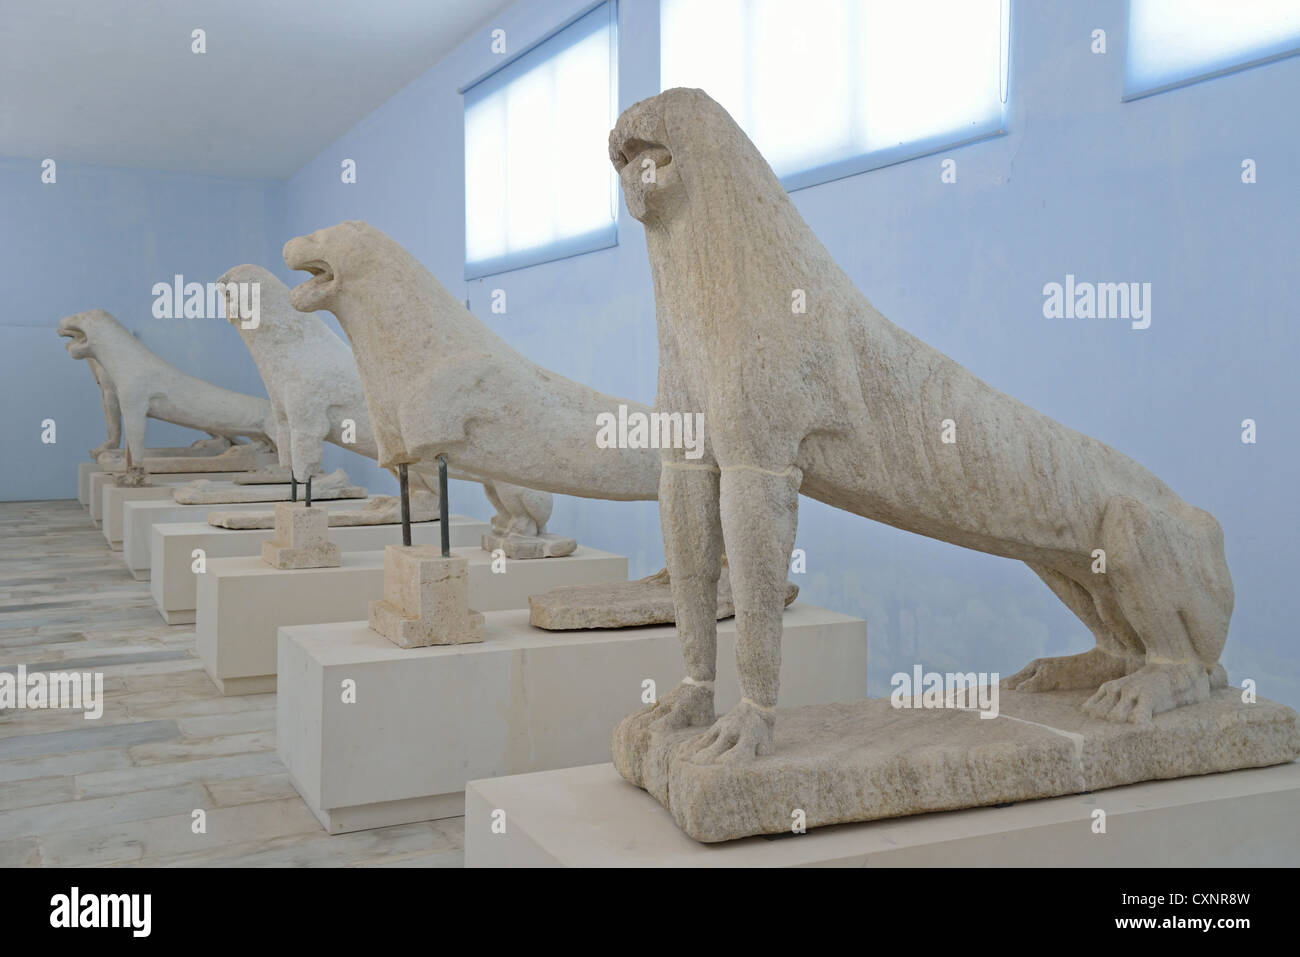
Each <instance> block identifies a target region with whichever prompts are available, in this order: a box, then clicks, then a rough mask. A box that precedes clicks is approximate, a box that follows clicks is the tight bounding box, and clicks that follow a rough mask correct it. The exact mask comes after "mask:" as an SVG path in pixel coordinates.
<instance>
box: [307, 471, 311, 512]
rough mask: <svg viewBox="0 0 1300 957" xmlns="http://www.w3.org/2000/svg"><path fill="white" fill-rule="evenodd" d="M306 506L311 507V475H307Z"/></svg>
mask: <svg viewBox="0 0 1300 957" xmlns="http://www.w3.org/2000/svg"><path fill="white" fill-rule="evenodd" d="M307 508H311V476H310V475H308V476H307Z"/></svg>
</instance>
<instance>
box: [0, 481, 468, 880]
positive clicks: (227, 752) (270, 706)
mask: <svg viewBox="0 0 1300 957" xmlns="http://www.w3.org/2000/svg"><path fill="white" fill-rule="evenodd" d="M20 664H22V665H26V667H27V670H28V671H29V672H31V671H34V670H36V669H38V668H45V669H49V670H67V671H91V672H100V673H102V674H103V675H104V699H105V701H104V713H103V716H102V717H100V718H99V719H98V720H90V721H88V720H86V719H85V718H84V717H83V716H82V713H81V712H80V711H67V710H26V709H21V710H19V709H10V710H5V711H0V866H3V867H13V866H22V865H50V866H68V867H77V866H115V865H119V866H120V865H156V866H166V865H212V866H245V867H247V866H276V867H311V866H325V867H338V866H351V867H367V866H403V867H424V866H441V867H458V866H460V865H461V864H462V863H463V843H462V841H463V834H464V821H463V819H462V818H451V819H448V820H444V821H431V822H425V823H420V824H407V825H402V826H400V827H388V828H381V829H377V830H372V831H359V832H356V833H353V834H343V835H337V836H334V837H331V836H329V835H328V834H326V833H325V831H324V830H323V829H322V828H321V826H320V824H319V823H318V822H317V821H316V819H315V818H314V817H313V816H312V814H311V812H310V811H309V810H307V806H306V805H305V804H303V802H302V800H301V799H300V798H299V797H298V794H297V792H296V791H295V790H294V788H293V785H292V784H290V783H289V778H288V775H287V773H286V772H285V769H284V765H282V764H281V763H280V760H279V758H278V757H277V756H276V754H275V695H273V694H262V695H248V696H246V697H230V698H226V697H222V696H221V695H219V694H218V693H217V690H216V688H215V687H214V686H213V684H212V682H211V681H210V680H209V679H208V677H207V675H206V674H204V672H203V668H202V665H201V664H200V662H199V659H198V656H197V654H196V652H195V648H194V626H193V625H172V626H168V625H166V624H163V622H162V619H161V618H160V617H159V615H158V612H157V610H156V608H155V607H154V602H153V598H152V597H151V596H150V594H149V583H148V582H137V581H134V580H133V579H132V577H131V575H130V573H129V572H128V571H127V569H126V566H125V564H124V563H123V560H122V553H121V552H113V551H110V550H109V548H108V543H107V542H106V541H105V540H104V536H103V534H102V533H101V532H100V531H99V530H98V529H96V528H95V527H94V525H93V524H92V523H91V520H90V515H89V513H88V512H87V511H86V510H85V509H84V508H82V506H81V505H79V504H78V503H77V502H76V501H75V500H71V501H49V502H9V503H0V671H9V672H13V671H14V670H15V669H16V668H17V666H18V665H20ZM199 809H202V810H203V811H204V812H205V814H206V833H200V834H196V833H194V831H193V827H192V824H193V820H194V816H193V815H194V811H195V810H199Z"/></svg>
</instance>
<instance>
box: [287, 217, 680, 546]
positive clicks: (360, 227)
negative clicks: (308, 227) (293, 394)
mask: <svg viewBox="0 0 1300 957" xmlns="http://www.w3.org/2000/svg"><path fill="white" fill-rule="evenodd" d="M284 261H285V264H286V265H288V266H289V268H290V269H301V270H305V271H307V272H310V273H311V274H312V278H311V279H309V280H307V281H306V282H304V283H302V284H301V285H299V286H296V287H295V288H294V289H293V290H292V293H291V296H292V302H293V305H294V306H295V307H296V308H297V309H299V310H301V311H303V312H308V311H311V310H315V309H328V310H330V311H331V312H333V313H334V315H335V316H337V317H338V320H339V324H340V325H341V326H342V327H343V331H344V332H345V333H346V334H347V336H348V339H349V340H350V341H351V342H352V349H353V352H354V354H355V356H356V361H357V367H358V370H359V371H360V376H361V384H362V386H363V388H364V391H365V396H366V407H367V408H368V409H369V412H370V421H371V427H372V428H373V430H374V435H375V441H376V444H377V447H378V462H379V464H380V465H381V466H383V467H385V468H395V467H396V466H398V465H399V464H401V463H403V462H405V463H417V462H423V463H425V464H426V465H430V464H432V463H433V461H434V459H435V457H436V456H438V455H439V454H445V455H446V456H447V462H448V466H449V470H450V473H451V474H452V475H453V476H454V477H463V478H470V479H473V480H476V481H483V482H488V483H489V484H488V491H489V495H488V497H489V499H492V498H493V492H492V489H493V487H495V488H496V489H497V490H498V492H500V490H501V486H502V485H503V484H509V485H513V486H515V487H516V488H525V489H542V490H545V491H547V492H558V493H563V494H568V495H578V496H582V497H586V498H605V499H617V500H625V501H626V500H637V499H653V498H655V497H656V495H657V493H658V488H659V456H658V453H657V452H655V451H654V450H651V449H634V448H598V447H597V445H596V431H597V421H598V420H597V416H598V415H600V414H601V413H607V414H613V413H616V412H617V410H618V408H619V406H620V404H622V405H624V406H627V407H628V408H630V409H633V410H635V411H640V412H645V413H648V412H649V411H650V410H649V409H647V408H646V407H645V406H643V405H640V404H638V403H635V402H628V401H627V400H626V399H618V398H615V397H614V396H610V395H605V394H603V393H600V392H596V391H595V390H594V389H590V388H588V387H586V386H583V385H579V384H578V383H576V382H573V381H572V380H570V379H566V378H564V377H563V376H560V375H556V374H555V373H553V372H550V371H548V370H546V369H543V368H541V367H540V366H538V365H536V364H534V363H532V362H530V361H528V360H527V359H526V358H524V357H523V356H522V355H520V354H519V353H518V352H516V351H515V350H514V349H512V348H510V346H509V345H507V344H506V343H505V342H504V341H503V340H502V339H501V338H500V337H499V336H497V335H496V334H495V333H493V332H492V331H491V330H490V329H488V327H487V326H485V325H484V324H483V323H482V322H480V321H479V320H478V318H477V317H476V316H474V314H473V313H471V312H470V311H469V310H468V309H466V308H465V305H464V303H462V302H461V301H460V300H459V299H458V298H457V297H455V296H453V295H452V294H451V292H449V291H448V290H447V289H446V288H445V287H444V286H443V285H442V284H441V283H440V282H438V280H437V279H436V278H434V276H433V275H432V274H431V273H430V272H429V271H428V270H427V269H425V268H424V266H422V265H421V264H420V263H419V261H418V260H416V259H415V257H414V256H412V255H411V254H410V253H409V252H407V250H406V249H404V248H403V247H402V246H401V245H399V244H398V243H396V242H394V241H393V240H392V239H390V238H389V237H388V236H386V235H384V234H383V233H382V232H380V231H379V230H377V229H375V228H374V227H372V226H369V225H367V224H366V223H362V222H346V223H341V224H339V225H337V226H332V227H330V228H328V229H321V230H318V231H317V232H314V233H312V234H311V235H308V236H299V237H298V238H297V239H291V240H289V242H288V243H286V244H285V247H284ZM489 480H490V482H489ZM498 498H499V499H501V500H502V501H504V498H505V496H501V495H499V496H498ZM493 504H494V505H497V504H498V499H493ZM542 506H543V503H541V502H538V503H527V502H525V503H523V507H521V508H515V509H510V510H508V511H509V513H510V514H511V515H512V516H514V518H516V519H518V520H517V521H506V522H499V521H498V520H497V519H493V530H494V531H495V532H497V534H500V535H507V534H514V535H522V536H541V535H543V534H545V532H546V521H547V520H548V519H549V517H550V502H549V500H547V501H546V502H545V503H544V507H542Z"/></svg>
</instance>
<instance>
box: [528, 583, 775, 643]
mask: <svg viewBox="0 0 1300 957" xmlns="http://www.w3.org/2000/svg"><path fill="white" fill-rule="evenodd" d="M798 595H799V586H798V585H796V584H794V583H793V582H786V585H785V603H786V604H787V605H788V604H790V603H791V602H792V601H794V600H795V598H796V597H798ZM735 613H736V609H735V606H734V605H733V604H732V599H731V578H730V576H728V575H727V574H726V573H725V571H724V573H723V575H722V576H721V577H720V578H719V579H718V610H717V615H718V620H719V621H721V620H722V619H723V618H730V617H731V616H732V615H734V614H735ZM674 620H675V618H674V612H673V593H672V584H671V583H670V582H669V580H668V571H667V569H664V570H662V571H658V572H655V574H653V575H650V576H648V577H646V578H638V579H637V580H636V581H630V582H616V583H615V584H612V585H570V586H569V587H567V588H552V589H551V590H550V591H548V592H544V593H542V594H540V595H530V596H529V597H528V622H529V624H531V625H532V626H533V627H534V628H545V629H546V630H548V631H572V630H576V629H581V628H635V627H636V626H638V625H663V624H668V623H669V622H672V621H674Z"/></svg>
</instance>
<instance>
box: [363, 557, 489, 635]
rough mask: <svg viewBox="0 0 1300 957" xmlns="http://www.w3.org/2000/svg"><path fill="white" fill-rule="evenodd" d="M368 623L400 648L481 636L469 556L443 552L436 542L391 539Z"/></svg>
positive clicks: (480, 624)
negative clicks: (381, 586) (471, 588)
mask: <svg viewBox="0 0 1300 957" xmlns="http://www.w3.org/2000/svg"><path fill="white" fill-rule="evenodd" d="M370 627H371V628H372V629H374V630H375V631H377V632H379V634H381V635H383V636H384V637H385V638H387V639H388V640H389V641H391V642H392V643H393V644H395V645H399V646H400V647H402V648H422V647H424V646H426V645H461V644H469V643H472V642H478V641H482V640H483V615H482V614H481V613H480V612H477V611H474V610H473V609H472V608H470V607H469V560H468V559H465V558H444V557H443V555H442V551H441V549H439V548H438V547H436V546H434V545H410V546H403V545H389V546H388V547H387V548H385V549H384V597H383V598H382V599H380V600H378V601H372V602H371V603H370Z"/></svg>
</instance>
